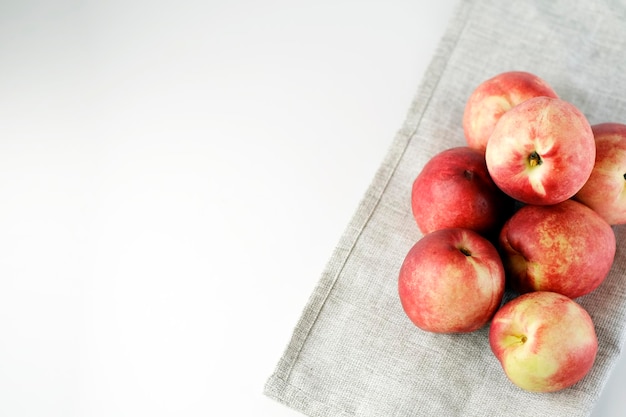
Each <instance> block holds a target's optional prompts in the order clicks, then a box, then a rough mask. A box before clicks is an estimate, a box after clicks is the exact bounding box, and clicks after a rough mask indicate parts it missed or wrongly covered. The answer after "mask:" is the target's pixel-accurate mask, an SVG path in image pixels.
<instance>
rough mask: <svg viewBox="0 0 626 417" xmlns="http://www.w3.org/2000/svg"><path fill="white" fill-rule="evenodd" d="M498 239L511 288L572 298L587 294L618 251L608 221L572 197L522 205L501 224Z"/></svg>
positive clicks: (608, 268) (601, 276) (606, 272)
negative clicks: (553, 203) (557, 201)
mask: <svg viewBox="0 0 626 417" xmlns="http://www.w3.org/2000/svg"><path fill="white" fill-rule="evenodd" d="M499 243H500V248H501V255H502V262H503V264H504V267H505V270H506V272H507V279H508V280H509V281H510V283H511V286H512V287H513V288H514V289H516V290H517V291H518V292H520V293H525V292H529V291H553V292H557V293H560V294H563V295H566V296H568V297H570V298H576V297H580V296H582V295H585V294H588V293H590V292H591V291H593V290H594V289H596V288H597V287H598V286H599V285H600V284H601V283H602V282H603V281H604V279H605V278H606V276H607V275H608V273H609V271H610V269H611V266H612V264H613V260H614V257H615V250H616V242H615V234H614V232H613V229H612V228H611V226H610V225H609V224H608V223H607V222H606V221H605V220H604V219H603V218H602V217H600V216H599V215H598V214H597V213H596V212H594V211H593V210H591V209H590V208H589V207H587V206H585V205H583V204H581V203H578V202H576V201H573V200H566V201H564V202H562V203H559V204H555V205H552V206H532V205H527V206H524V207H522V208H521V209H519V210H518V211H517V212H516V213H515V214H514V215H513V216H512V217H511V218H510V219H509V220H508V221H507V222H506V223H505V225H504V226H503V227H502V230H501V232H500V238H499Z"/></svg>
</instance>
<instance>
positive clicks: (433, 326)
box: [398, 229, 505, 333]
mask: <svg viewBox="0 0 626 417" xmlns="http://www.w3.org/2000/svg"><path fill="white" fill-rule="evenodd" d="M461 248H465V249H466V250H469V251H470V253H471V255H470V256H467V255H466V254H464V253H463V252H462V251H461V250H460V249H461ZM504 284H505V281H504V268H503V266H502V262H501V260H500V258H499V255H498V252H497V250H496V248H495V246H493V245H492V244H491V243H490V242H489V241H488V240H487V239H486V238H484V237H482V236H480V235H479V234H478V233H476V232H474V231H471V230H467V229H442V230H438V231H435V232H432V233H430V234H428V235H425V236H424V237H423V238H421V239H420V240H419V241H418V242H417V243H416V244H415V245H414V246H413V247H412V248H411V249H410V251H409V252H408V254H407V256H406V258H405V260H404V262H403V264H402V267H401V269H400V273H399V279H398V293H399V296H400V301H401V303H402V307H403V308H404V311H405V312H406V314H407V316H408V317H409V318H410V319H411V321H412V322H413V323H414V324H415V325H416V326H418V327H419V328H421V329H423V330H426V331H429V332H435V333H466V332H472V331H474V330H477V329H479V328H481V327H483V326H484V325H485V324H486V323H488V322H489V320H490V319H491V317H492V316H493V314H494V313H495V311H496V309H497V308H498V307H499V306H500V303H501V302H502V296H503V294H504Z"/></svg>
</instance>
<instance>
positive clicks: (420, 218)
mask: <svg viewBox="0 0 626 417" xmlns="http://www.w3.org/2000/svg"><path fill="white" fill-rule="evenodd" d="M411 207H412V210H413V216H414V217H415V221H416V222H417V226H418V227H419V229H420V231H421V232H422V233H424V234H426V233H430V232H433V231H435V230H439V229H444V228H453V227H460V228H467V229H471V230H474V231H477V232H478V233H481V234H483V235H490V234H495V235H497V230H499V229H500V227H501V226H502V224H503V223H504V221H505V220H506V219H507V218H508V217H509V216H510V214H511V213H512V211H513V207H514V201H513V199H511V198H510V197H508V196H507V195H506V194H504V193H503V192H502V191H501V190H500V189H498V187H496V185H495V183H494V182H493V180H492V179H491V177H490V176H489V172H488V170H487V164H486V163H485V157H484V155H483V154H482V153H481V152H479V151H477V150H475V149H471V148H469V147H467V146H462V147H456V148H451V149H446V150H444V151H443V152H440V153H439V154H437V155H435V156H434V157H432V158H431V159H430V160H429V161H428V162H427V163H426V165H424V167H423V168H422V171H421V172H420V173H419V175H418V176H417V177H416V178H415V181H414V182H413V188H412V195H411ZM494 232H495V233H494Z"/></svg>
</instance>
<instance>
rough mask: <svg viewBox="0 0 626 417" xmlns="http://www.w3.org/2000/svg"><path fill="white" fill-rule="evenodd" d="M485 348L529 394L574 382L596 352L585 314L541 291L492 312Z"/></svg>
mask: <svg viewBox="0 0 626 417" xmlns="http://www.w3.org/2000/svg"><path fill="white" fill-rule="evenodd" d="M489 344H490V346H491V350H492V352H493V354H494V355H495V357H496V358H497V359H498V360H499V361H500V364H501V365H502V368H503V370H504V372H505V374H506V376H507V377H508V378H509V380H510V381H511V382H512V383H514V384H515V385H517V386H518V387H520V388H522V389H524V390H526V391H532V392H554V391H559V390H562V389H565V388H567V387H570V386H572V385H574V384H575V383H577V382H579V381H580V380H581V379H583V378H584V377H585V376H586V375H587V374H588V373H589V371H590V370H591V368H592V367H593V364H594V362H595V358H596V355H597V352H598V338H597V335H596V331H595V328H594V324H593V321H592V319H591V317H590V316H589V313H588V312H587V311H586V310H585V309H584V308H583V307H581V306H580V305H579V304H577V303H576V302H574V301H573V300H572V299H570V298H568V297H566V296H564V295H562V294H557V293H553V292H545V291H539V292H533V293H528V294H524V295H521V296H519V297H517V298H515V299H513V300H512V301H509V302H508V303H506V304H505V305H504V306H503V307H502V308H501V309H500V310H498V312H497V313H496V314H495V316H494V317H493V321H492V322H491V327H490V328H489Z"/></svg>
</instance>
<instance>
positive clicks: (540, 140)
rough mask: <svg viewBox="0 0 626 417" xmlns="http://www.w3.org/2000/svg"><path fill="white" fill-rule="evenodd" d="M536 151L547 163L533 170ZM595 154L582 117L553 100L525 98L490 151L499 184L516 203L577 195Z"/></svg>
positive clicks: (495, 134)
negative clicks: (530, 162) (530, 160)
mask: <svg viewBox="0 0 626 417" xmlns="http://www.w3.org/2000/svg"><path fill="white" fill-rule="evenodd" d="M533 152H537V154H539V156H540V157H541V159H542V163H541V164H540V165H538V166H534V167H531V166H530V165H529V157H530V155H531V154H532V153H533ZM595 156H596V146H595V141H594V137H593V132H592V130H591V125H590V124H589V122H588V121H587V119H586V117H585V116H584V115H583V113H582V112H580V110H578V109H577V108H576V107H575V106H574V105H572V104H570V103H568V102H566V101H564V100H561V99H555V98H548V97H536V98H532V99H529V100H526V101H525V102H523V103H521V104H519V105H518V106H516V107H515V108H513V109H511V110H510V111H508V112H506V113H505V114H504V115H503V116H502V117H501V118H500V121H499V122H498V124H497V125H496V127H495V129H494V131H493V134H492V135H491V137H490V139H489V143H488V144H487V150H486V152H485V159H486V161H487V168H488V169H489V174H490V175H491V178H492V179H493V181H494V182H495V183H496V184H497V186H498V187H499V188H500V189H501V190H502V191H504V192H505V193H506V194H508V195H509V196H511V197H512V198H514V199H516V200H519V201H521V202H523V203H526V204H537V205H539V204H543V205H548V204H556V203H559V202H561V201H564V200H567V199H568V198H571V197H572V196H574V194H576V193H577V192H578V191H579V190H580V189H581V188H582V187H583V185H585V182H586V181H587V179H589V176H590V175H591V171H592V169H593V166H594V164H595ZM539 184H540V185H539ZM539 188H540V189H539Z"/></svg>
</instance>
